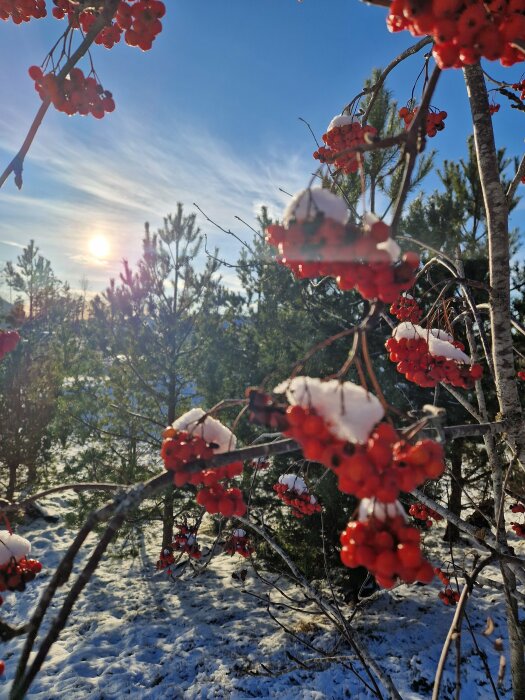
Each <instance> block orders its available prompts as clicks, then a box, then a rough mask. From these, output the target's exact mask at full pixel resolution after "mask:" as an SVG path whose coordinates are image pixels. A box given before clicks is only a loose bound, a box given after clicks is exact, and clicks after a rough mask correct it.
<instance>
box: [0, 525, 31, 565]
mask: <svg viewBox="0 0 525 700" xmlns="http://www.w3.org/2000/svg"><path fill="white" fill-rule="evenodd" d="M30 551H31V543H30V542H29V540H26V539H25V538H24V537H20V536H19V535H14V534H13V535H11V534H9V532H8V531H7V530H0V566H1V565H2V564H7V563H8V562H9V560H10V559H12V557H14V558H15V559H16V561H20V559H22V558H23V557H27V555H28V554H29V552H30Z"/></svg>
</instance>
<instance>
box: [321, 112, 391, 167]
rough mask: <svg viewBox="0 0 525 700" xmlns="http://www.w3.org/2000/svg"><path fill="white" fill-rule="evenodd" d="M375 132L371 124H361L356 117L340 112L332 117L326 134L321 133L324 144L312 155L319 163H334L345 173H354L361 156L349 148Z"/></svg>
mask: <svg viewBox="0 0 525 700" xmlns="http://www.w3.org/2000/svg"><path fill="white" fill-rule="evenodd" d="M376 134H377V130H376V129H375V128H374V127H373V126H368V125H365V126H361V124H360V123H359V122H358V121H357V119H354V118H353V117H350V116H347V115H345V114H341V115H339V116H337V117H334V119H332V121H331V122H330V124H329V125H328V129H327V130H326V134H323V141H324V142H325V144H326V146H320V147H319V148H318V150H317V151H315V152H314V154H313V156H314V158H315V159H316V160H318V161H320V162H321V163H328V164H330V165H331V164H333V165H335V167H336V168H337V169H338V170H341V172H343V173H345V174H346V175H348V174H350V173H355V172H356V171H357V169H358V168H359V164H360V163H361V162H362V161H361V156H360V154H359V153H358V152H357V151H353V150H349V149H354V148H357V147H359V146H362V145H363V144H365V143H367V142H368V140H369V139H370V138H371V137H373V136H376ZM347 151H349V152H347Z"/></svg>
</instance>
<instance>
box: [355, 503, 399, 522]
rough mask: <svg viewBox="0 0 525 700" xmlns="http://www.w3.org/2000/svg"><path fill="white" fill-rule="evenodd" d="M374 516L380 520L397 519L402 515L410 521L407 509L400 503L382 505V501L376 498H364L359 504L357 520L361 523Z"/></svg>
mask: <svg viewBox="0 0 525 700" xmlns="http://www.w3.org/2000/svg"><path fill="white" fill-rule="evenodd" d="M372 515H373V516H374V517H375V518H377V519H378V520H386V519H387V518H395V517H396V515H402V516H403V518H404V519H405V520H408V516H407V514H406V512H405V509H404V508H403V506H402V505H401V503H400V502H399V501H394V503H381V501H377V500H376V499H375V498H363V499H362V500H361V503H360V504H359V511H358V516H357V519H358V520H360V521H363V520H368V518H370V517H371V516H372Z"/></svg>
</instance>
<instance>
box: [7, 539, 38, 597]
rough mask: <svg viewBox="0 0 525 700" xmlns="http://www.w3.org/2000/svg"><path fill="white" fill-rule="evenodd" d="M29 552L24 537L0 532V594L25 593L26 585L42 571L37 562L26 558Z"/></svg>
mask: <svg viewBox="0 0 525 700" xmlns="http://www.w3.org/2000/svg"><path fill="white" fill-rule="evenodd" d="M30 551H31V544H30V542H29V541H28V540H26V539H25V537H20V536H19V535H14V534H12V533H10V532H8V531H7V530H0V592H3V591H18V592H22V591H25V588H26V583H29V582H30V581H32V580H33V579H34V578H35V576H36V575H37V574H38V573H40V571H42V564H41V563H40V562H39V561H37V560H36V559H28V558H27V555H28V554H29V553H30ZM1 603H2V600H1V597H0V604H1Z"/></svg>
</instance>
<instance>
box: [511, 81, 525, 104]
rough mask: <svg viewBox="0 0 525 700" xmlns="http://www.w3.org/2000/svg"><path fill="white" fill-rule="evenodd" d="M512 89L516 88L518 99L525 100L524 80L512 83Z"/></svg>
mask: <svg viewBox="0 0 525 700" xmlns="http://www.w3.org/2000/svg"><path fill="white" fill-rule="evenodd" d="M512 89H513V90H517V92H519V93H520V100H525V80H520V82H519V83H514V84H513V85H512Z"/></svg>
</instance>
